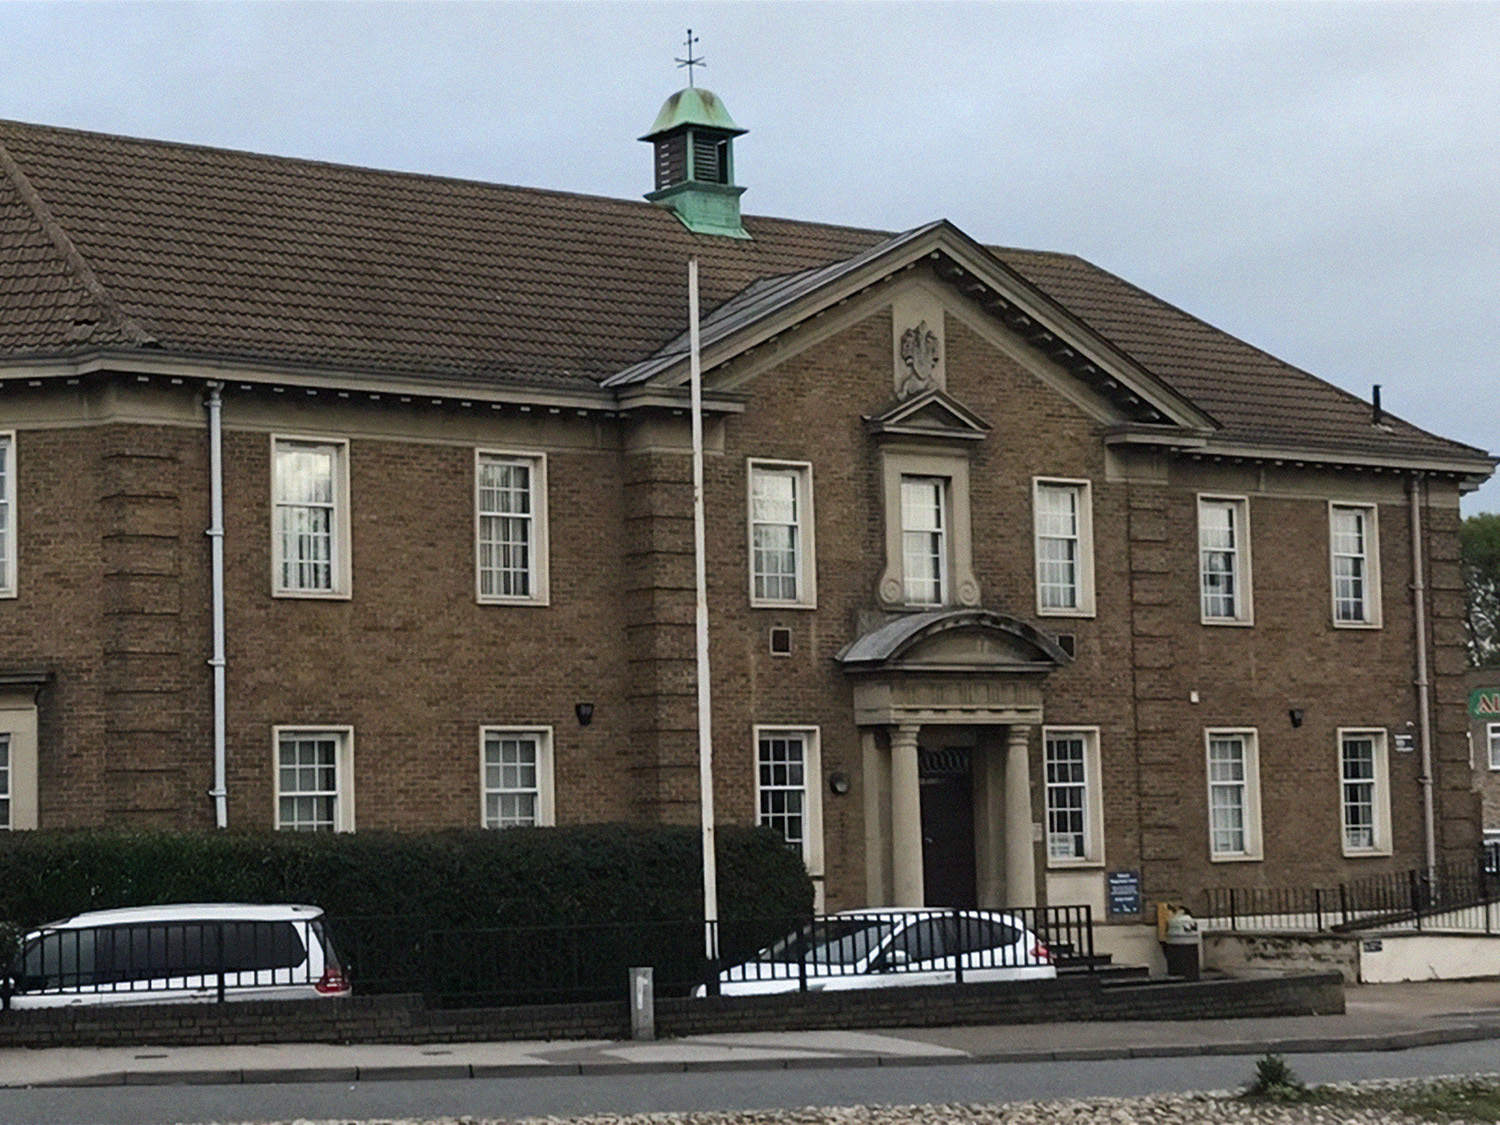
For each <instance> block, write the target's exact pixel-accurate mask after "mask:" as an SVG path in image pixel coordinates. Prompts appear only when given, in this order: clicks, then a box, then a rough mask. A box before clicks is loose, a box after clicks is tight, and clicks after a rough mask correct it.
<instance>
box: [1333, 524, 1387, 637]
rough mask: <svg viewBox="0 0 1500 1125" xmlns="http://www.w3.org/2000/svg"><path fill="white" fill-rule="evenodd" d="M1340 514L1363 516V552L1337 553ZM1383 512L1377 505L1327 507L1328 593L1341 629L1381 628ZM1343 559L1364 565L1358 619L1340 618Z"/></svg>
mask: <svg viewBox="0 0 1500 1125" xmlns="http://www.w3.org/2000/svg"><path fill="white" fill-rule="evenodd" d="M1341 512H1358V513H1360V514H1361V515H1362V516H1363V517H1364V524H1363V533H1364V534H1363V539H1364V553H1363V554H1361V555H1350V554H1343V553H1339V552H1338V551H1337V549H1336V548H1337V546H1338V543H1337V539H1336V533H1335V531H1334V526H1333V521H1334V519H1335V518H1336V517H1337V516H1338V514H1339V513H1341ZM1379 512H1380V509H1379V508H1378V507H1377V506H1376V505H1374V504H1349V503H1345V502H1343V501H1340V500H1334V501H1330V502H1329V504H1328V592H1329V603H1330V612H1331V613H1332V615H1333V624H1334V627H1335V628H1338V629H1378V628H1380V624H1381V621H1380V521H1379ZM1341 558H1358V559H1361V560H1363V562H1364V586H1365V593H1364V599H1363V608H1364V614H1363V615H1362V616H1361V617H1358V618H1348V619H1343V618H1340V616H1339V600H1340V599H1339V574H1338V563H1339V559H1341Z"/></svg>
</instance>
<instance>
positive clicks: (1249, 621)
mask: <svg viewBox="0 0 1500 1125" xmlns="http://www.w3.org/2000/svg"><path fill="white" fill-rule="evenodd" d="M1207 510H1225V511H1228V512H1229V513H1230V515H1231V526H1232V528H1233V529H1234V546H1233V552H1234V565H1233V569H1232V570H1231V572H1230V573H1231V575H1232V576H1233V579H1234V586H1235V591H1234V594H1233V597H1234V607H1233V608H1234V612H1233V613H1231V614H1228V615H1218V614H1211V613H1210V612H1209V599H1210V598H1211V597H1215V596H1221V595H1217V594H1214V593H1211V592H1210V591H1209V588H1208V585H1207V582H1206V577H1207V576H1206V574H1205V572H1204V555H1205V554H1206V553H1207V552H1208V551H1209V550H1213V551H1216V552H1220V551H1222V548H1218V547H1214V548H1206V547H1205V546H1204V543H1203V532H1204V523H1203V514H1204V512H1205V511H1207ZM1195 557H1196V559H1197V567H1196V570H1197V575H1198V612H1199V615H1200V620H1201V621H1202V623H1203V624H1205V625H1253V624H1254V623H1255V599H1254V597H1253V595H1252V593H1251V589H1252V586H1251V578H1250V575H1251V567H1250V500H1249V498H1248V497H1245V496H1221V495H1216V494H1215V495H1210V494H1207V493H1200V494H1199V496H1198V551H1197V555H1196V556H1195Z"/></svg>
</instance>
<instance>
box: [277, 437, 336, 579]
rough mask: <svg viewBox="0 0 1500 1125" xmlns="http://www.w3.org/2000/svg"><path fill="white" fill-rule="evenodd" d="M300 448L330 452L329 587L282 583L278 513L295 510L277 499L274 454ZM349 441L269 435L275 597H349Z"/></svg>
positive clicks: (278, 479)
mask: <svg viewBox="0 0 1500 1125" xmlns="http://www.w3.org/2000/svg"><path fill="white" fill-rule="evenodd" d="M290 448H300V449H305V450H318V451H326V452H328V453H331V454H332V456H333V481H332V486H333V487H332V490H331V491H332V499H331V503H330V504H329V509H330V512H331V515H330V522H331V524H332V526H331V528H330V529H329V548H330V554H331V558H330V560H329V576H330V586H329V587H327V588H323V587H318V586H301V585H288V584H287V583H285V582H283V580H282V579H283V577H284V573H283V572H284V569H285V567H284V564H285V563H286V562H287V559H286V557H285V555H284V553H283V548H284V543H283V539H282V531H281V511H282V509H283V508H284V507H286V508H289V507H296V506H302V505H294V504H290V503H287V502H284V501H283V500H282V499H281V478H280V473H279V469H278V456H277V455H278V453H280V452H281V451H282V450H283V449H290ZM349 524H350V520H349V442H348V439H346V438H326V437H307V436H304V435H292V434H272V435H271V593H272V595H273V596H274V597H278V598H323V599H329V598H331V599H344V600H347V599H348V598H349V596H350V585H351V583H350V542H349V534H350V531H349Z"/></svg>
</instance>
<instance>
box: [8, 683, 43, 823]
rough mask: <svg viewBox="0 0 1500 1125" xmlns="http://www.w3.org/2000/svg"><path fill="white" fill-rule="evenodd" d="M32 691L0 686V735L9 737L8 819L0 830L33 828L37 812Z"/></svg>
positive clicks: (32, 688)
mask: <svg viewBox="0 0 1500 1125" xmlns="http://www.w3.org/2000/svg"><path fill="white" fill-rule="evenodd" d="M36 712H37V708H36V688H35V687H34V686H26V687H0V735H7V736H9V762H8V763H7V765H8V772H9V774H10V820H9V823H7V824H0V831H3V830H7V829H9V830H13V831H21V830H24V829H34V828H37V827H38V813H37V713H36Z"/></svg>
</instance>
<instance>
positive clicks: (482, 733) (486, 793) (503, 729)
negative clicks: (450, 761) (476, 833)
mask: <svg viewBox="0 0 1500 1125" xmlns="http://www.w3.org/2000/svg"><path fill="white" fill-rule="evenodd" d="M504 739H515V740H517V741H520V740H526V739H530V740H533V741H534V744H535V746H536V761H535V770H536V785H535V786H534V787H531V788H524V787H514V786H513V787H509V788H507V787H505V786H504V785H503V784H501V785H498V786H492V785H491V784H490V771H489V744H490V742H491V740H504ZM552 742H553V739H552V728H551V727H550V726H534V727H528V726H519V727H518V726H482V727H480V728H479V826H480V827H481V828H494V829H501V828H515V827H534V828H545V827H549V826H551V825H553V824H556V823H557V798H556V790H555V788H554V781H553V774H554V766H553V751H552ZM522 792H527V793H533V794H535V797H536V816H535V819H534V820H532V822H531V823H530V824H529V825H517V824H503V823H501V818H499V817H491V816H490V797H491V796H492V795H495V796H499V795H502V794H505V793H522Z"/></svg>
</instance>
